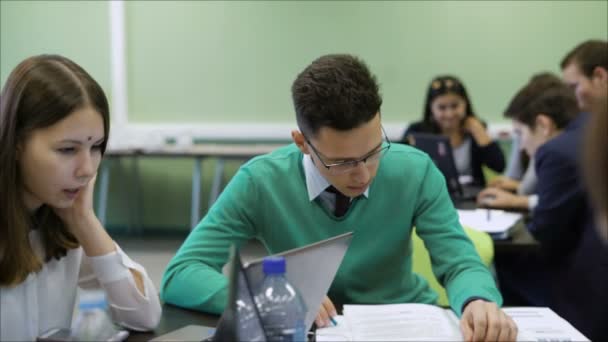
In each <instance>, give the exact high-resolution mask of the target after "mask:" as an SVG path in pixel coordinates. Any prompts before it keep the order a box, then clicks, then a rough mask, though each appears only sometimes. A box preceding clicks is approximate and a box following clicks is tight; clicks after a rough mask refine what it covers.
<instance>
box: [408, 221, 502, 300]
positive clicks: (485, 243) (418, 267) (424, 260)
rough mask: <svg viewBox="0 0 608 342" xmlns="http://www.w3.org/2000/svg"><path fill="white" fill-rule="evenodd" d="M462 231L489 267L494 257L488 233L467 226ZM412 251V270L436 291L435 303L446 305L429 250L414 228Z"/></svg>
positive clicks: (444, 294) (444, 295) (444, 293)
mask: <svg viewBox="0 0 608 342" xmlns="http://www.w3.org/2000/svg"><path fill="white" fill-rule="evenodd" d="M464 232H465V233H466V234H467V235H468V236H469V239H471V241H472V242H473V245H474V246H475V250H477V254H479V257H480V258H481V261H482V262H483V264H484V265H486V267H488V268H490V266H491V265H492V261H493V259H494V243H493V242H492V238H491V237H490V235H488V234H487V233H484V232H480V231H476V230H473V229H470V228H467V227H464ZM412 251H413V252H412V266H413V271H414V272H416V273H418V274H419V275H421V276H422V277H423V278H424V279H426V280H427V281H428V282H429V285H430V286H431V289H433V290H434V291H435V292H437V294H438V295H439V298H438V300H437V304H438V305H440V306H448V305H449V302H448V297H447V294H446V292H445V289H444V288H443V286H441V285H440V284H439V281H438V280H437V278H435V275H434V274H433V270H432V268H431V258H430V256H429V252H428V251H427V249H426V247H425V246H424V243H423V242H422V240H421V239H420V238H419V237H418V235H416V230H415V228H414V231H413V232H412Z"/></svg>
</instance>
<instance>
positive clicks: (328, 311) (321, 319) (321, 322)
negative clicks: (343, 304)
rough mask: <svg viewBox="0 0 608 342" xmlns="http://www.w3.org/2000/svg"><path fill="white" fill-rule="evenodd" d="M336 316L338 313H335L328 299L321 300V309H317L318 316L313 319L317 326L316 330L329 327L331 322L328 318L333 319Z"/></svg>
mask: <svg viewBox="0 0 608 342" xmlns="http://www.w3.org/2000/svg"><path fill="white" fill-rule="evenodd" d="M337 314H338V313H337V312H336V308H335V307H334V303H332V302H331V300H330V299H329V297H327V296H325V299H323V303H321V308H320V309H319V314H318V315H317V318H315V323H316V324H317V328H323V327H329V326H331V321H330V319H329V318H330V317H334V316H336V315H337Z"/></svg>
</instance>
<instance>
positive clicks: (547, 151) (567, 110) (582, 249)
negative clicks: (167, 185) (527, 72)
mask: <svg viewBox="0 0 608 342" xmlns="http://www.w3.org/2000/svg"><path fill="white" fill-rule="evenodd" d="M534 87H538V84H535V83H534V81H532V82H531V83H530V84H528V85H527V86H526V87H524V88H523V89H522V90H520V92H519V93H518V94H517V95H516V96H515V97H514V99H513V100H512V103H518V106H513V105H511V106H509V108H510V110H509V111H508V112H507V116H508V117H510V118H511V119H512V120H513V125H514V128H515V131H516V132H517V134H519V135H521V141H522V145H523V147H524V148H525V149H526V151H527V153H528V154H530V155H531V156H534V159H535V163H536V164H535V166H536V171H537V174H538V184H537V194H538V204H537V205H536V207H535V209H534V211H533V215H532V220H531V222H530V223H529V224H528V230H529V231H530V232H531V233H532V235H533V236H534V237H535V238H536V239H537V240H538V241H539V243H540V246H541V248H540V253H535V254H525V255H523V254H522V255H514V256H511V257H510V258H509V260H498V259H497V260H496V262H497V264H496V267H497V273H498V277H499V282H500V285H501V290H502V291H503V294H505V297H506V298H507V297H510V298H512V297H511V295H513V294H517V295H519V296H521V298H520V299H521V300H523V301H524V303H510V304H524V305H541V306H549V307H551V308H552V309H553V310H555V311H556V312H557V313H558V314H559V315H561V316H562V317H564V318H565V319H566V320H568V321H569V322H570V323H572V324H573V325H574V326H575V327H576V328H577V329H579V330H580V331H581V332H582V333H583V334H585V335H586V336H587V337H588V338H590V339H591V340H599V339H601V338H602V337H604V336H608V325H606V321H605V320H606V317H608V291H607V290H606V289H608V272H607V271H608V269H607V267H608V250H607V248H606V246H602V243H601V242H600V239H599V237H598V235H597V232H596V230H595V226H594V220H593V214H592V210H591V206H590V204H589V201H588V196H587V193H586V191H585V187H584V184H583V182H582V180H581V177H580V172H579V171H580V164H579V156H580V147H581V142H582V138H583V132H584V126H585V122H586V121H587V119H588V116H589V115H588V114H579V109H578V106H577V102H576V98H575V96H574V94H573V92H572V90H571V89H569V88H568V86H567V85H565V84H563V85H561V84H558V85H556V86H554V87H552V88H550V89H546V88H545V89H542V90H543V91H539V92H534V91H530V89H533V88H534ZM535 93H536V94H535ZM522 97H524V98H522ZM488 195H494V196H496V199H495V201H496V202H499V201H504V200H505V198H507V199H508V196H514V195H511V194H506V193H504V192H501V191H500V190H497V189H486V190H484V191H483V192H482V193H480V202H481V203H488V201H487V200H485V201H484V199H486V198H487V197H485V196H488ZM489 203H490V204H492V202H489ZM494 204H495V203H494ZM509 300H510V299H509Z"/></svg>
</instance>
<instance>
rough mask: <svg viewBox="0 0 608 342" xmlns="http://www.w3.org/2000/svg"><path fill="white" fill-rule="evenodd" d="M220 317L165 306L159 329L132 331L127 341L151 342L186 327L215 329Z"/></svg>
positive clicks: (169, 305)
mask: <svg viewBox="0 0 608 342" xmlns="http://www.w3.org/2000/svg"><path fill="white" fill-rule="evenodd" d="M219 318H220V317H219V316H218V315H212V314H207V313H203V312H198V311H193V310H187V309H182V308H180V307H177V306H173V305H171V304H163V315H162V317H161V318H160V323H159V324H158V327H156V329H154V331H152V332H145V333H142V332H135V331H132V332H131V334H130V335H129V338H128V339H127V341H149V340H151V339H153V338H154V337H157V336H161V335H164V334H167V333H169V332H171V331H173V330H177V329H179V328H181V327H185V326H186V325H190V324H196V325H206V326H210V327H214V326H216V325H217V322H218V320H219Z"/></svg>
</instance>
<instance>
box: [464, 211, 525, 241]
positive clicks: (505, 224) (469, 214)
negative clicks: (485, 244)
mask: <svg viewBox="0 0 608 342" xmlns="http://www.w3.org/2000/svg"><path fill="white" fill-rule="evenodd" d="M522 217H523V216H522V214H521V213H513V212H508V211H504V210H495V209H474V210H458V219H459V220H460V224H461V225H463V226H465V227H469V228H471V229H474V230H478V231H482V232H486V233H488V234H490V235H492V237H493V238H506V237H508V233H509V231H510V230H511V229H512V228H513V227H515V224H516V223H517V221H519V220H521V219H522Z"/></svg>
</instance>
